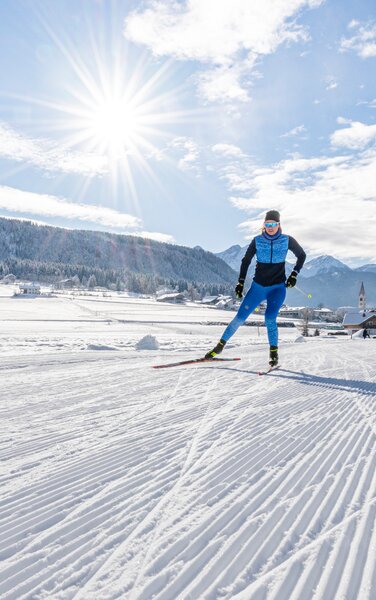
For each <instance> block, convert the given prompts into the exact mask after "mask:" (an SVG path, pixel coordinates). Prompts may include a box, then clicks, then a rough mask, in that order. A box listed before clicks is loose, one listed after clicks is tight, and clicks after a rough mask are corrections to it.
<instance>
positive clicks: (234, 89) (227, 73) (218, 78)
mask: <svg viewBox="0 0 376 600" xmlns="http://www.w3.org/2000/svg"><path fill="white" fill-rule="evenodd" d="M242 74H243V70H242V69H240V68H236V67H217V68H216V69H212V70H208V71H204V72H203V73H200V74H199V75H198V92H199V95H200V96H201V97H202V98H203V99H204V100H208V101H209V102H228V101H229V100H230V101H233V100H235V101H239V102H247V101H248V100H250V96H249V95H248V92H247V90H246V89H244V88H243V87H242V83H241V77H242Z"/></svg>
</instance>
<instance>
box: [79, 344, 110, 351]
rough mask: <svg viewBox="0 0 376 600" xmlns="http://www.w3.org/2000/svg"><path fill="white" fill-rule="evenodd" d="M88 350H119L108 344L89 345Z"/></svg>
mask: <svg viewBox="0 0 376 600" xmlns="http://www.w3.org/2000/svg"><path fill="white" fill-rule="evenodd" d="M86 350H117V348H115V347H114V346H107V345H106V344H87V346H86Z"/></svg>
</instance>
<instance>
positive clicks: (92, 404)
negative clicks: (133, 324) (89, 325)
mask: <svg viewBox="0 0 376 600" xmlns="http://www.w3.org/2000/svg"><path fill="white" fill-rule="evenodd" d="M334 343H335V342H333V344H334ZM316 352H317V353H316V355H315V357H316V358H317V361H316V362H315V373H317V374H318V376H315V377H317V379H315V378H314V377H311V376H310V375H307V372H309V371H310V368H311V367H312V364H313V361H312V359H310V361H309V362H308V361H307V362H306V364H305V363H304V361H300V363H299V367H298V368H299V370H296V366H297V363H296V361H295V359H292V360H288V358H287V356H288V354H289V353H291V348H289V347H286V349H285V354H286V358H285V362H286V364H288V365H289V369H288V370H287V369H286V370H285V371H284V370H283V367H282V369H281V370H280V371H278V372H276V373H275V374H272V375H271V376H269V377H268V378H257V375H255V374H254V371H253V372H252V373H251V372H250V371H249V368H251V369H252V370H253V368H254V366H253V364H251V361H249V363H250V364H249V365H248V364H247V363H248V361H247V360H242V361H241V363H239V365H240V366H239V365H237V366H236V367H235V368H231V367H229V366H228V365H226V366H223V367H222V366H218V367H217V366H216V368H215V369H213V368H212V367H206V368H205V367H202V366H201V367H194V368H193V369H191V370H190V371H189V370H186V371H185V370H182V369H181V370H180V373H178V372H177V371H176V372H172V373H171V374H166V373H158V377H155V378H153V380H152V383H151V382H150V375H149V374H147V373H144V367H140V368H139V370H138V372H139V379H138V382H137V383H135V382H134V381H135V379H134V377H135V376H134V374H133V370H134V369H133V367H132V373H131V374H129V373H128V372H124V370H123V367H122V365H121V361H119V358H118V357H115V359H113V360H111V359H110V358H107V357H106V358H105V359H103V358H100V359H98V360H97V361H96V360H94V359H91V360H90V362H89V364H88V365H87V370H88V373H87V376H88V380H90V386H89V388H88V389H85V390H80V393H76V394H74V395H73V396H72V394H71V393H69V391H67V390H65V391H64V390H63V388H62V381H63V384H64V385H66V386H70V387H73V388H76V387H77V389H79V388H80V379H81V378H82V374H81V372H80V365H79V363H77V362H76V361H70V362H69V361H68V362H67V363H64V364H62V365H60V366H57V365H56V361H55V360H51V359H50V360H49V361H44V362H43V359H42V357H38V359H39V358H40V359H41V361H40V362H41V363H42V364H44V366H45V367H47V372H45V373H43V376H41V377H40V380H39V381H38V382H35V380H34V382H32V380H33V375H34V374H33V370H32V365H31V366H30V371H29V370H26V371H22V373H23V379H22V386H25V385H27V386H29V384H30V388H29V387H28V389H29V390H30V397H31V398H30V404H28V407H27V413H28V414H30V419H31V422H29V423H27V425H24V424H23V423H22V421H23V420H24V419H25V409H23V407H22V405H21V404H20V406H19V408H18V407H17V406H15V407H12V406H9V409H7V410H2V413H1V414H2V417H3V418H4V419H5V418H8V419H9V421H10V424H11V426H12V427H11V428H10V431H13V429H12V428H14V430H15V431H16V430H17V429H18V428H20V427H21V429H23V430H24V431H25V432H27V431H28V430H29V429H30V428H31V427H32V425H33V424H35V425H38V422H40V418H41V416H42V415H43V414H44V411H45V410H47V406H48V410H51V416H50V419H51V422H50V423H49V424H48V426H49V428H50V431H49V430H48V429H47V431H48V433H45V431H46V429H41V434H40V435H39V436H38V435H37V436H36V437H33V436H32V434H31V429H30V433H29V435H28V436H26V435H25V434H23V435H22V436H21V439H22V440H23V441H22V442H20V443H11V444H10V447H9V446H8V447H6V446H4V449H3V450H2V451H1V452H2V454H0V456H1V457H2V458H3V459H4V460H7V461H12V464H14V465H17V466H15V468H13V472H12V473H10V474H3V475H2V478H1V479H0V482H2V485H3V488H2V490H3V491H4V492H6V495H3V493H2V498H1V500H0V507H1V525H0V527H1V528H0V536H1V537H0V539H1V542H0V556H2V557H3V559H4V560H3V568H2V574H1V580H0V595H1V597H2V598H4V600H13V599H14V600H21V599H22V598H24V599H25V600H26V599H30V598H47V597H48V598H54V600H55V599H61V600H66V599H68V598H75V599H77V600H90V599H91V598H92V599H93V600H94V599H96V600H97V599H98V598H99V597H100V598H101V600H102V599H103V600H105V599H106V598H108V599H111V600H112V599H115V598H129V600H141V599H143V600H149V598H151V597H153V598H156V599H157V600H172V599H174V600H175V598H179V599H180V598H182V599H184V600H190V599H191V600H197V598H200V600H201V599H202V600H206V599H208V600H214V599H217V598H219V597H220V598H223V599H228V600H229V599H230V598H239V599H240V598H244V600H249V599H250V598H252V600H261V599H262V598H265V599H267V600H269V599H272V598H273V599H274V598H275V600H284V599H286V600H311V598H312V599H313V598H315V599H317V600H319V599H321V598H323V597H325V600H329V599H330V598H333V600H337V598H340V597H341V598H342V597H343V598H346V600H352V599H354V600H356V599H357V598H358V597H359V598H362V600H363V598H364V599H365V600H372V598H373V597H374V595H375V594H376V569H375V560H374V556H375V544H376V539H375V538H376V533H375V528H374V520H375V512H376V503H375V494H376V479H375V478H376V475H375V472H376V469H375V467H376V453H375V446H376V436H375V423H374V417H373V415H374V402H375V394H374V393H373V390H374V389H375V384H374V383H371V381H374V380H372V379H371V366H369V367H368V365H367V366H366V365H365V364H364V361H361V359H359V372H361V376H362V378H364V380H365V381H364V384H363V382H362V381H359V382H358V381H357V382H353V381H352V380H351V377H348V374H347V369H348V367H347V365H346V361H343V360H342V359H339V358H337V357H335V358H333V359H332V361H331V366H330V368H328V367H325V358H324V356H322V354H323V353H320V351H319V350H316ZM59 359H60V360H61V359H62V357H61V355H59ZM48 367H50V369H49V368H48ZM324 368H325V375H322V373H323V372H324V371H323V369H324ZM50 370H51V372H52V381H50V382H49V383H48V385H49V398H48V402H46V401H44V402H42V403H38V389H40V385H42V384H43V383H46V382H47V381H49V375H51V373H50V372H49V371H50ZM67 370H68V373H67V372H66V371H67ZM64 371H65V375H63V377H62V379H61V376H62V374H63V373H64ZM293 371H295V373H292V372H293ZM192 372H193V374H194V376H192ZM12 373H13V376H14V377H16V375H15V373H14V371H12ZM104 373H106V377H107V376H108V378H109V380H111V391H110V393H109V395H108V397H106V398H105V399H103V398H100V399H98V400H97V399H96V398H95V393H93V390H95V389H96V387H97V386H99V385H100V383H101V381H102V380H103V377H104ZM332 374H333V375H334V380H333V381H331V379H332ZM347 379H348V380H349V384H346V380H347ZM367 379H368V381H369V382H370V383H369V384H368V383H367ZM128 380H129V384H128ZM18 381H19V380H18ZM7 385H8V386H9V390H10V389H11V387H12V377H10V381H8V384H7ZM229 385H231V386H232V387H231V389H232V391H233V394H232V395H231V396H228V387H229ZM22 386H21V387H22ZM247 386H248V387H247ZM222 389H225V390H226V396H225V397H222V395H221V390H222ZM123 390H124V393H123ZM271 392H273V393H274V395H273V394H272V393H271ZM9 393H10V392H9ZM13 393H14V390H13ZM154 394H155V396H154ZM135 395H136V397H140V402H134V396H135ZM151 395H153V399H151V398H150V396H151ZM142 396H145V397H147V405H146V407H145V401H144V400H142ZM128 397H129V398H130V399H132V402H127V401H125V399H127V398H128ZM103 400H105V403H104V402H103ZM36 406H37V407H38V410H37V411H36V410H35V407H36ZM98 411H99V415H98ZM91 415H92V417H91ZM102 418H103V419H105V420H106V421H107V420H108V421H109V423H108V424H106V425H105V426H104V427H102V429H99V435H98V436H96V437H95V439H93V436H92V433H93V432H94V431H97V432H98V422H99V421H100V420H101V419H102ZM55 419H56V420H57V423H58V424H57V425H56V423H54V421H55ZM90 419H91V420H90ZM52 423H54V425H52ZM60 423H62V424H66V423H68V424H69V425H70V426H71V429H70V430H68V431H64V430H62V431H59V425H60ZM8 432H9V429H8ZM8 435H9V433H8ZM78 440H80V444H78V443H77V441H78ZM10 441H12V440H10ZM58 447H60V450H61V451H60V452H58V453H57V455H56V452H55V449H56V448H58ZM46 461H47V467H48V468H46ZM43 465H44V466H43ZM25 505H27V506H28V510H25ZM203 507H206V509H205V511H203V510H202V509H203ZM177 533H179V535H177ZM350 541H353V543H352V544H350ZM372 549H373V553H372ZM359 553H360V555H361V564H363V567H364V568H363V569H359V568H357V567H356V565H358V562H359V561H358V560H356V557H357V556H359ZM344 573H346V574H347V575H345V576H344ZM77 581H79V582H80V584H79V588H77ZM108 590H111V592H108ZM312 594H313V595H312ZM336 594H339V595H336ZM359 594H361V596H359Z"/></svg>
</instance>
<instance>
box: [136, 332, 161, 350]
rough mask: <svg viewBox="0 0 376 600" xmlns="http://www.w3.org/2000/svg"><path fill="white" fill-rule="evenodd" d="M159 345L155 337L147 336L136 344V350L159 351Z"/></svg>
mask: <svg viewBox="0 0 376 600" xmlns="http://www.w3.org/2000/svg"><path fill="white" fill-rule="evenodd" d="M158 349H159V343H158V340H157V338H156V337H155V336H154V335H145V336H144V337H143V338H141V339H140V340H139V341H138V342H137V344H136V350H158Z"/></svg>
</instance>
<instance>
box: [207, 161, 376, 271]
mask: <svg viewBox="0 0 376 600" xmlns="http://www.w3.org/2000/svg"><path fill="white" fill-rule="evenodd" d="M218 169H220V170H219V172H220V176H221V177H222V178H224V179H225V180H226V182H227V186H228V189H229V192H230V202H231V203H232V204H233V206H235V207H236V208H238V209H239V210H242V211H245V212H246V213H248V214H249V215H250V217H249V218H248V219H246V220H244V221H243V222H242V223H241V224H240V225H239V227H240V229H241V230H242V231H243V232H244V235H245V237H246V238H247V239H248V238H249V237H251V236H253V235H256V234H257V233H258V232H259V231H260V224H261V219H262V218H263V216H264V214H265V211H266V210H268V209H270V208H276V209H279V210H280V211H281V217H282V226H283V229H284V231H285V232H287V233H289V234H291V235H293V236H294V237H296V238H297V239H298V240H299V242H300V243H301V244H302V245H303V247H304V248H305V249H306V250H307V251H309V252H310V253H311V254H331V255H334V256H337V257H339V258H342V259H350V258H354V257H359V258H361V259H362V260H363V259H364V257H367V260H369V261H370V262H373V261H376V238H375V236H374V235H373V231H375V230H376V150H375V149H371V150H370V149H368V150H364V149H362V150H360V151H357V152H354V153H353V154H351V155H348V154H347V155H337V156H322V157H321V156H318V157H311V158H304V157H301V156H294V157H292V158H289V159H287V160H283V161H281V162H279V163H277V164H274V165H271V166H264V167H260V166H259V167H255V165H254V163H253V162H252V160H251V158H250V157H248V159H245V158H242V159H237V158H236V157H231V156H229V157H228V161H227V164H225V165H223V163H221V164H220V165H219V166H218ZM365 223H366V226H365Z"/></svg>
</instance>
